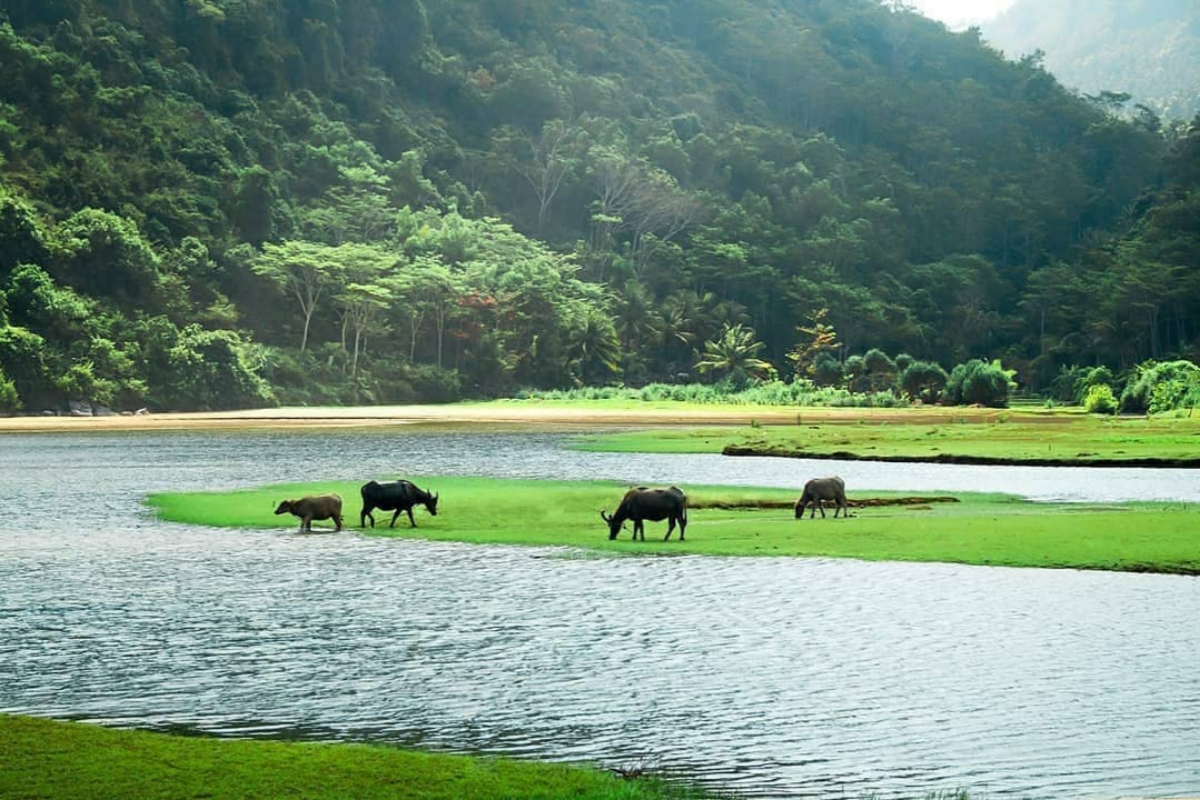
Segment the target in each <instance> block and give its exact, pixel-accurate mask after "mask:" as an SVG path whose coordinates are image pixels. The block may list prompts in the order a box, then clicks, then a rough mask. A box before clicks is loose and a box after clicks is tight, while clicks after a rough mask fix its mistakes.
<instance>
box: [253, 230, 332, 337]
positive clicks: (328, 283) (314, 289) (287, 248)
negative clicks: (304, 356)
mask: <svg viewBox="0 0 1200 800" xmlns="http://www.w3.org/2000/svg"><path fill="white" fill-rule="evenodd" d="M339 263H340V262H339V259H338V257H337V248H334V247H330V246H329V245H324V244H320V243H317V242H308V241H303V240H298V239H293V240H290V241H286V242H283V243H282V244H271V243H269V242H268V243H267V244H265V245H263V250H262V253H260V254H259V255H258V257H257V258H255V259H254V261H253V263H252V265H251V269H253V271H254V274H256V275H259V276H261V277H263V278H266V279H267V280H268V281H270V282H271V283H272V284H274V285H275V286H276V287H277V288H279V289H280V290H282V291H284V292H285V293H288V294H290V295H292V296H293V297H295V298H296V301H297V303H299V305H300V313H301V314H302V315H303V317H304V331H303V333H302V334H301V337H300V352H304V349H305V348H306V347H307V346H308V330H309V326H310V325H311V324H312V318H313V314H314V313H315V312H316V310H317V306H318V304H319V303H320V301H321V297H322V295H324V294H325V293H326V291H328V290H329V289H330V288H331V287H333V286H334V285H336V279H337V276H338V274H339V272H340V269H339Z"/></svg>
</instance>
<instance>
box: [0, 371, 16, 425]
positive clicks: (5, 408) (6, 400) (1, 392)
mask: <svg viewBox="0 0 1200 800" xmlns="http://www.w3.org/2000/svg"><path fill="white" fill-rule="evenodd" d="M20 410H21V398H20V396H19V395H18V394H17V387H16V385H15V384H14V383H13V382H12V381H10V380H9V379H8V378H6V377H5V376H4V371H3V370H0V413H5V414H8V413H12V412H13V411H20Z"/></svg>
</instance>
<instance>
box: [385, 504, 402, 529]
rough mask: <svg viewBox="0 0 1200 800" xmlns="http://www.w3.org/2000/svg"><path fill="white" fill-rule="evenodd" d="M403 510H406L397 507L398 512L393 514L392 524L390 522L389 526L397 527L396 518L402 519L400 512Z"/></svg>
mask: <svg viewBox="0 0 1200 800" xmlns="http://www.w3.org/2000/svg"><path fill="white" fill-rule="evenodd" d="M403 511H404V509H403V508H397V509H396V513H395V514H392V521H391V523H390V524H388V527H389V528H394V527H396V520H398V519H400V514H401V512H403Z"/></svg>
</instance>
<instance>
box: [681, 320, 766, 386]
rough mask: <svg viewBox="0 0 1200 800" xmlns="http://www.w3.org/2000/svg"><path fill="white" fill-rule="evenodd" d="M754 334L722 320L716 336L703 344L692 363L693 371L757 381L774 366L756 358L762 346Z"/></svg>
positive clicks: (740, 325) (739, 324)
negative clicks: (697, 356) (700, 353)
mask: <svg viewBox="0 0 1200 800" xmlns="http://www.w3.org/2000/svg"><path fill="white" fill-rule="evenodd" d="M754 336H755V333H754V329H753V328H748V327H746V326H745V325H742V324H741V323H738V324H737V325H729V324H728V323H726V324H725V327H724V329H723V330H722V331H721V334H720V335H719V336H718V337H717V338H716V339H713V340H711V341H708V342H705V343H704V354H703V355H702V356H701V357H700V360H699V361H697V362H696V365H695V368H696V371H697V372H701V373H704V372H719V373H723V374H726V375H729V376H730V377H732V378H734V380H738V378H739V377H742V376H744V377H749V378H755V379H758V380H763V379H764V378H767V377H769V376H770V374H771V373H772V372H773V371H774V369H775V368H774V367H773V366H771V364H770V362H767V361H763V360H762V359H761V358H758V352H759V351H760V350H762V349H763V348H764V347H765V346H766V345H764V344H763V343H762V342H759V341H756V340H755V338H754Z"/></svg>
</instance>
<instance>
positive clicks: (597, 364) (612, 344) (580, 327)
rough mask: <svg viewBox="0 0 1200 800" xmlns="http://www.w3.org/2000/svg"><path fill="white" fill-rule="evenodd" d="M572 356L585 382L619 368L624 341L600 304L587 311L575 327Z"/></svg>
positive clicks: (572, 333) (607, 375) (572, 330)
mask: <svg viewBox="0 0 1200 800" xmlns="http://www.w3.org/2000/svg"><path fill="white" fill-rule="evenodd" d="M569 357H570V359H571V366H572V368H573V370H574V372H575V374H576V375H578V376H579V378H581V379H582V380H583V381H585V382H593V381H594V382H599V381H600V380H603V379H604V378H606V377H609V376H611V375H613V374H615V373H616V372H617V369H618V367H617V361H618V360H619V359H620V357H621V343H620V342H619V341H618V339H617V331H616V328H615V327H614V325H613V322H612V320H611V319H610V318H609V316H608V314H606V313H605V312H604V311H601V310H600V309H598V308H588V309H587V310H586V311H584V313H583V314H582V315H581V316H580V317H579V319H577V320H576V321H575V324H574V325H573V326H572V328H571V332H570V338H569Z"/></svg>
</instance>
